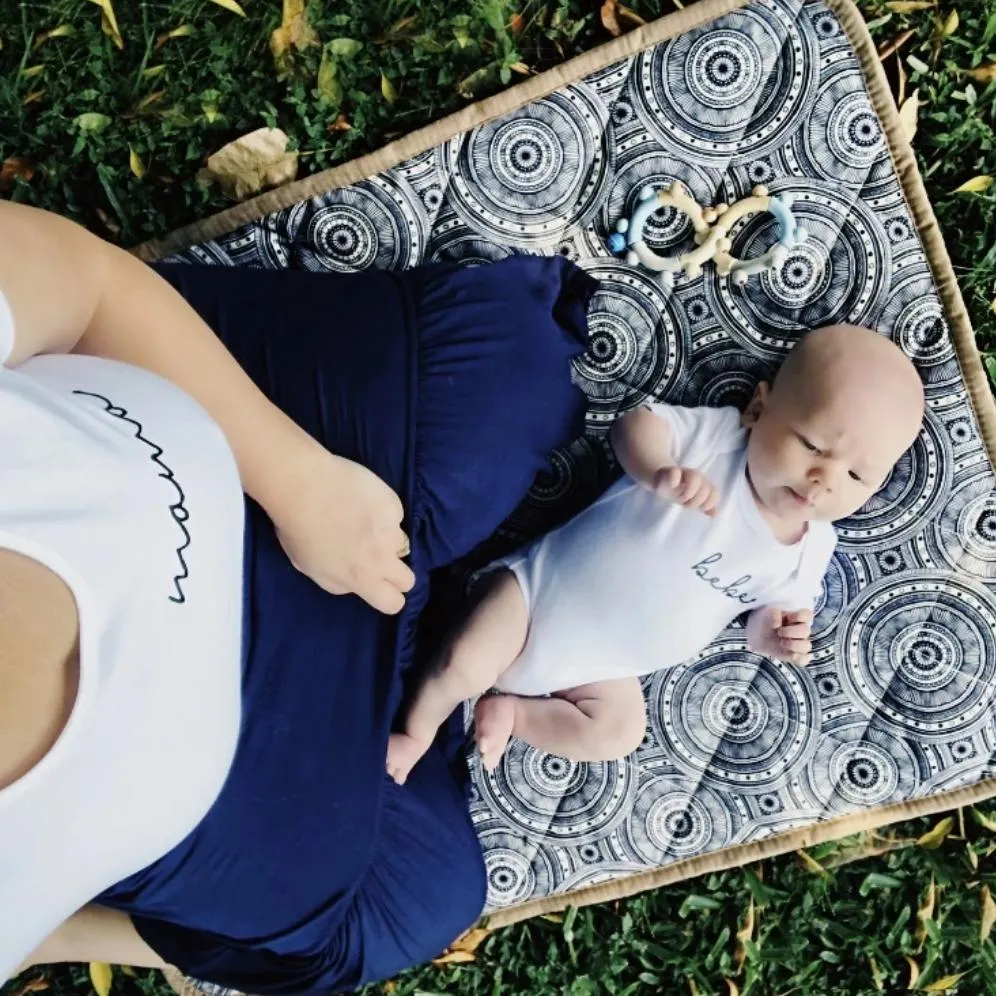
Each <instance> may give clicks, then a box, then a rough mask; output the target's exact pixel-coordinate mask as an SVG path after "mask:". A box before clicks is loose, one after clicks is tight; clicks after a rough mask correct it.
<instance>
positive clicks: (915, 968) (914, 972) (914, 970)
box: [903, 955, 920, 989]
mask: <svg viewBox="0 0 996 996" xmlns="http://www.w3.org/2000/svg"><path fill="white" fill-rule="evenodd" d="M903 957H904V958H905V959H906V961H907V962H908V963H909V966H910V982H909V985H908V986H907V987H906V988H907V989H915V988H916V983H917V979H919V978H920V966H919V965H918V964H917V963H916V962H915V961H914V960H913V959H912V958H911V957H910V956H909V955H903Z"/></svg>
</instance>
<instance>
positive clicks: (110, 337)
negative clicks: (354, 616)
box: [0, 202, 318, 514]
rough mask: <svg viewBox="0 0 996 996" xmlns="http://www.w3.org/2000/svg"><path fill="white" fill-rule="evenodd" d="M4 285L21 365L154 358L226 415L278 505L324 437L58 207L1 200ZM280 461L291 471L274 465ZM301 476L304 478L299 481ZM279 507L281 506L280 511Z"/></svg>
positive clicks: (259, 490)
mask: <svg viewBox="0 0 996 996" xmlns="http://www.w3.org/2000/svg"><path fill="white" fill-rule="evenodd" d="M0 290H2V291H3V293H4V295H5V296H6V298H7V300H8V302H9V304H10V306H11V310H12V312H13V314H14V325H15V342H14V351H13V354H12V355H11V358H10V360H9V361H8V362H9V363H10V364H11V365H16V364H17V363H20V362H23V361H24V360H26V359H28V358H29V357H31V356H34V355H36V354H38V353H62V352H79V353H89V354H92V355H96V356H105V357H108V358H110V359H115V360H121V361H123V362H125V363H131V364H133V365H135V366H139V367H144V368H145V369H146V370H151V371H152V372H154V373H157V374H159V375H160V376H162V377H165V378H166V379H167V380H170V381H172V382H173V383H174V384H176V385H177V386H178V387H181V388H182V389H183V390H184V391H186V392H187V394H189V395H191V397H193V398H194V399H195V400H196V401H197V402H198V403H199V404H200V405H201V406H202V407H203V408H204V409H206V410H207V411H208V412H209V413H210V415H211V416H212V418H213V419H214V420H215V421H216V422H217V423H218V425H219V426H220V427H221V429H222V431H223V432H224V434H225V437H226V438H227V439H228V442H229V445H230V446H231V447H232V451H233V452H234V454H235V459H236V462H237V463H238V466H239V471H240V474H241V477H242V485H243V488H244V489H245V491H246V493H247V494H249V495H251V496H252V497H253V498H255V499H256V501H258V502H259V503H260V505H262V506H263V507H264V508H266V509H267V510H268V511H270V510H271V509H272V508H274V507H279V505H280V504H281V502H282V501H283V492H284V491H287V490H288V489H290V490H293V489H294V488H295V486H296V484H295V482H294V481H293V480H289V479H288V475H290V477H291V478H293V477H294V469H295V468H296V467H299V468H301V472H302V473H303V471H304V468H305V467H306V466H307V465H308V463H309V461H310V459H311V454H312V451H313V450H314V449H315V447H317V446H318V444H317V443H316V442H315V441H314V440H312V439H311V437H310V436H308V435H307V434H306V433H305V432H303V431H302V430H301V429H299V428H298V427H297V426H296V425H295V424H294V423H293V422H292V421H291V420H290V419H289V418H288V417H287V416H286V415H284V414H283V412H281V411H280V410H279V409H278V408H277V407H276V406H275V405H273V404H272V403H271V402H270V401H269V400H268V399H267V398H266V397H265V396H264V395H263V393H262V392H261V391H260V390H259V389H258V388H257V387H256V385H255V384H253V382H252V381H251V380H250V379H249V377H248V376H247V375H246V374H245V373H244V372H243V371H242V369H241V368H240V367H239V365H238V364H237V363H236V362H235V360H234V359H233V358H232V356H231V354H230V353H229V352H228V350H226V349H225V347H224V346H223V345H222V343H221V342H220V341H219V340H218V338H217V337H216V336H215V335H214V333H213V332H212V331H211V329H210V328H208V326H207V325H206V324H205V323H204V322H203V321H202V320H201V318H200V316H199V315H198V314H197V313H196V312H195V311H194V310H193V308H191V307H190V305H188V304H187V303H186V302H185V301H184V300H183V298H182V297H181V296H180V295H179V294H178V293H177V292H176V291H175V290H174V289H173V288H172V287H170V285H169V284H168V283H166V281H165V280H163V279H162V278H160V277H159V275H158V274H156V273H155V272H154V271H152V270H151V269H150V268H149V267H147V266H146V265H145V264H144V263H142V262H140V261H139V260H137V259H136V258H135V257H133V256H131V255H129V254H128V253H126V252H125V251H123V250H122V249H118V248H117V247H115V246H112V245H110V244H109V243H107V242H104V241H103V240H102V239H99V238H97V237H96V236H95V235H92V234H91V233H89V232H87V231H86V230H85V229H83V228H81V227H80V226H79V225H76V224H74V223H73V222H71V221H68V220H66V219H65V218H60V217H59V216H58V215H54V214H50V213H48V212H46V211H40V210H37V209H35V208H30V207H25V206H24V205H20V204H11V203H8V202H0ZM278 463H279V465H280V466H281V469H282V473H280V474H274V473H273V468H274V466H276V465H277V464H278ZM297 484H298V485H299V482H297ZM271 514H272V513H271Z"/></svg>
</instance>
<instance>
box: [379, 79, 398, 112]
mask: <svg viewBox="0 0 996 996" xmlns="http://www.w3.org/2000/svg"><path fill="white" fill-rule="evenodd" d="M380 92H381V93H382V94H383V95H384V99H385V100H386V101H387V102H388V103H389V104H393V103H394V102H395V101H396V100H397V99H398V91H397V90H395V89H394V84H393V83H392V82H391V81H390V80H389V79H388V78H387V77H386V76H385V75H384V74H383V73H381V74H380Z"/></svg>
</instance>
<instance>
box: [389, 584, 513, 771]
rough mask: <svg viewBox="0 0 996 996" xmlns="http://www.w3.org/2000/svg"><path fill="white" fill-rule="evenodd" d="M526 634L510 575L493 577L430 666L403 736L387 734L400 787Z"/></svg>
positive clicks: (491, 681) (487, 685) (508, 660)
mask: <svg viewBox="0 0 996 996" xmlns="http://www.w3.org/2000/svg"><path fill="white" fill-rule="evenodd" d="M528 629H529V616H528V612H527V609H526V601H525V599H524V598H523V596H522V590H521V589H520V588H519V582H518V581H516V579H515V575H514V574H512V572H511V571H507V570H502V571H500V572H496V574H495V577H494V579H493V580H491V581H490V586H489V588H488V589H487V592H486V593H485V595H484V598H483V599H482V600H481V601H480V602H479V603H478V605H477V606H476V608H475V609H474V611H473V612H472V613H471V614H470V616H469V617H468V619H467V620H466V622H464V623H463V625H462V626H461V627H460V628H459V629H458V630H457V631H456V632H455V633H454V634H453V636H451V637H450V638H449V640H448V641H447V643H446V645H445V646H444V647H443V649H442V650H441V651H440V653H439V656H438V657H437V658H436V660H435V661H434V662H433V664H432V667H431V669H430V671H429V674H428V676H427V677H426V679H425V681H424V682H423V683H422V685H421V687H420V688H419V690H418V692H417V693H416V696H415V701H414V702H413V703H412V707H411V710H410V711H409V713H408V717H407V719H406V720H405V729H404V732H403V733H392V734H391V737H390V739H389V741H388V745H387V770H388V773H389V774H390V775H391V777H392V778H393V779H394V780H395V781H396V782H397V783H398V784H399V785H403V784H404V782H405V779H406V778H407V777H408V773H409V772H410V771H411V770H412V768H413V767H414V766H415V763H416V762H417V761H418V759H419V758H420V757H421V756H422V755H423V754H424V753H425V752H426V751H427V750H428V749H429V746H430V745H431V744H432V741H433V739H434V738H435V736H436V731H437V730H438V729H439V727H440V726H441V725H442V723H443V722H444V721H445V719H446V717H447V716H449V715H450V713H451V712H453V710H454V709H455V708H456V707H457V706H458V705H459V704H460V703H461V702H463V701H464V699H469V698H471V697H473V696H474V695H478V694H480V693H481V692H484V691H486V690H487V689H489V688H490V687H491V686H492V685H493V684H494V683H495V682H496V681H497V680H498V677H499V675H501V674H502V673H503V672H504V671H505V670H506V669H507V668H508V666H509V665H510V664H511V663H512V661H514V660H515V658H516V657H517V656H518V655H519V651H521V650H522V647H523V645H524V644H525V642H526V633H527V631H528Z"/></svg>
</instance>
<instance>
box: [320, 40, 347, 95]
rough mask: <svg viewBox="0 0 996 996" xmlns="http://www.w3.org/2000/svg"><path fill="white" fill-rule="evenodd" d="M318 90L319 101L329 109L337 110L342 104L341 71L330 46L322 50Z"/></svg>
mask: <svg viewBox="0 0 996 996" xmlns="http://www.w3.org/2000/svg"><path fill="white" fill-rule="evenodd" d="M317 88H318V99H319V100H320V101H321V102H322V103H323V104H325V105H326V106H327V107H330V108H333V109H335V108H337V107H338V106H339V105H340V104H341V103H342V84H341V83H340V82H339V70H338V68H337V67H336V62H335V56H334V55H333V54H332V49H331V47H330V45H326V46H325V48H324V49H322V61H321V64H320V65H319V67H318V80H317Z"/></svg>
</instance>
